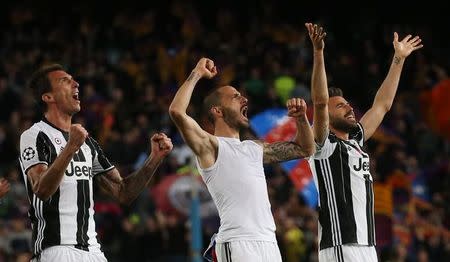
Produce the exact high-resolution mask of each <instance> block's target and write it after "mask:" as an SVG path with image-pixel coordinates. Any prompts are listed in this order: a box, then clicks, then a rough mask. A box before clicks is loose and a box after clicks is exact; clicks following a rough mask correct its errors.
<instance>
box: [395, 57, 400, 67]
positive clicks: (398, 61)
mask: <svg viewBox="0 0 450 262" xmlns="http://www.w3.org/2000/svg"><path fill="white" fill-rule="evenodd" d="M400 60H401V59H400V57H398V56H394V63H395V64H396V65H398V64H400Z"/></svg>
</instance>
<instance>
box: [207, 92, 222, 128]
mask: <svg viewBox="0 0 450 262" xmlns="http://www.w3.org/2000/svg"><path fill="white" fill-rule="evenodd" d="M219 89H220V87H219V88H215V89H213V90H212V91H211V92H210V93H209V94H208V95H207V96H206V97H205V99H204V100H203V110H204V111H203V112H206V116H207V118H208V121H209V122H211V123H212V124H214V121H215V119H214V115H213V114H212V113H211V108H212V107H213V106H219V105H220V98H221V96H222V95H221V93H220V91H219Z"/></svg>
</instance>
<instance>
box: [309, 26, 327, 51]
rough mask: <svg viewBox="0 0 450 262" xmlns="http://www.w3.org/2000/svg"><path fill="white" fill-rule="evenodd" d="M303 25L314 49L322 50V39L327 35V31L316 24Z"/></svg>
mask: <svg viewBox="0 0 450 262" xmlns="http://www.w3.org/2000/svg"><path fill="white" fill-rule="evenodd" d="M305 26H306V29H308V34H309V38H310V39H311V42H312V44H313V46H314V50H323V48H324V47H325V43H324V41H323V39H324V38H325V36H327V33H326V32H325V31H324V30H323V28H322V27H321V26H318V25H317V24H312V23H305Z"/></svg>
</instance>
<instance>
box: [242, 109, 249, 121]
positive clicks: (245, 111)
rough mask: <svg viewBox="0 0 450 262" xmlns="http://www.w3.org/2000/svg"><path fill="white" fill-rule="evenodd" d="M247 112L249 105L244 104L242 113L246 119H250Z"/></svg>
mask: <svg viewBox="0 0 450 262" xmlns="http://www.w3.org/2000/svg"><path fill="white" fill-rule="evenodd" d="M247 113H248V106H243V107H242V108H241V114H242V116H243V117H245V119H248V117H247Z"/></svg>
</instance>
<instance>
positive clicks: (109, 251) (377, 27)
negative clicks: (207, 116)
mask: <svg viewBox="0 0 450 262" xmlns="http://www.w3.org/2000/svg"><path fill="white" fill-rule="evenodd" d="M71 4H73V6H71V7H68V6H60V7H57V8H55V7H51V6H46V5H37V3H33V2H31V3H30V4H29V5H27V4H20V3H18V4H12V3H11V4H9V5H8V6H6V8H5V9H4V10H2V11H1V12H2V16H1V22H0V27H1V30H0V43H1V44H0V57H1V59H0V177H3V178H6V179H7V180H8V181H9V183H10V184H11V188H10V191H9V193H8V194H7V195H6V196H5V197H4V198H3V199H1V200H0V201H1V202H0V261H27V259H29V257H30V241H31V231H30V222H29V220H28V216H27V211H28V207H29V204H28V199H27V195H26V191H25V188H24V185H23V178H22V174H21V173H20V168H19V166H18V161H17V158H18V155H19V151H18V146H19V145H18V142H19V137H20V134H21V133H22V131H23V130H25V129H27V128H28V127H30V126H31V125H32V124H33V122H35V121H38V120H39V119H40V118H41V117H42V115H41V113H40V112H39V111H37V110H36V107H35V101H34V100H33V98H32V95H31V90H29V89H27V80H28V78H29V76H30V74H31V72H32V71H33V70H35V69H36V68H37V67H39V66H40V65H43V64H48V63H60V64H62V65H63V66H64V67H65V68H67V71H68V72H69V73H70V74H71V75H72V76H73V77H74V78H75V79H76V80H77V81H78V82H79V83H80V95H81V104H82V110H81V112H80V113H78V114H77V115H76V116H75V118H74V120H75V122H77V123H81V124H82V125H83V126H84V127H85V128H86V129H87V130H88V131H89V134H90V135H91V136H93V137H94V138H96V139H97V140H98V141H99V143H100V145H101V146H102V148H103V149H104V151H105V152H106V155H107V156H109V159H110V160H111V162H112V163H114V165H115V166H116V167H117V168H118V169H119V170H120V172H121V174H129V173H131V172H133V171H134V170H135V169H136V168H137V167H138V166H139V165H140V164H142V160H143V159H144V158H143V156H145V155H146V154H148V153H149V146H150V143H149V137H150V136H151V134H152V133H154V132H156V131H162V132H165V133H166V134H167V135H168V136H169V137H171V138H172V140H173V142H174V151H173V152H172V153H171V155H170V157H169V158H168V159H167V160H166V161H165V162H164V163H163V164H162V165H161V167H160V168H159V170H158V171H157V173H156V175H155V177H154V178H153V180H152V182H151V185H150V186H149V190H147V191H145V192H144V193H143V194H142V195H141V196H140V197H139V198H138V199H137V201H136V202H135V203H134V204H133V205H131V206H129V207H125V206H120V205H118V204H117V203H115V202H114V201H112V200H111V199H107V198H105V197H104V196H102V195H100V194H96V195H95V199H96V201H97V202H96V205H95V209H96V212H97V214H96V219H97V232H98V233H99V235H98V237H99V241H100V242H101V243H102V245H103V248H104V251H105V254H106V256H107V258H108V259H109V261H112V262H113V261H189V257H190V254H191V250H190V241H191V240H190V239H191V235H190V232H189V227H190V224H189V220H188V217H187V216H186V215H183V214H182V213H180V212H166V211H165V209H162V208H161V207H160V206H159V205H158V204H157V201H156V200H155V198H156V197H158V196H155V194H153V193H152V188H153V187H155V186H156V185H158V183H159V182H160V181H162V180H163V179H164V177H166V176H169V175H173V174H177V173H180V172H179V170H180V169H182V168H183V167H186V166H190V165H192V154H191V153H190V151H189V149H188V148H187V147H186V145H185V144H184V143H183V141H182V139H181V137H180V135H179V134H178V133H177V130H176V128H175V127H174V125H173V123H172V122H171V120H170V118H169V116H168V106H169V104H170V101H171V99H172V97H173V95H174V93H175V91H176V90H177V87H178V86H180V85H181V84H182V82H183V81H184V79H185V78H186V77H187V76H188V74H189V72H190V70H191V69H192V68H193V66H194V65H195V63H196V62H197V60H198V59H199V58H201V57H202V56H207V57H209V58H211V59H213V60H214V61H215V63H216V64H217V66H218V70H219V75H218V77H217V78H216V79H214V80H202V82H201V83H200V84H199V86H198V87H197V88H196V90H195V91H194V96H193V101H192V103H191V106H190V107H189V113H190V114H191V115H192V116H194V117H195V118H196V119H197V120H198V121H199V122H200V123H204V120H203V119H204V118H203V117H202V114H201V110H200V109H201V107H200V106H199V105H201V100H202V98H203V95H204V94H205V93H206V92H208V91H209V90H210V89H211V88H213V87H214V86H217V85H223V84H231V85H233V86H235V87H236V88H237V89H239V90H240V92H241V93H242V94H244V95H245V96H247V97H248V98H249V104H250V111H249V115H250V117H251V116H253V115H255V114H257V113H259V112H261V111H263V110H264V109H267V108H271V107H279V106H281V107H282V106H284V102H285V101H286V99H287V98H289V97H294V96H295V97H298V96H300V97H303V98H305V99H306V100H307V102H308V103H309V105H310V106H311V104H310V102H311V101H310V88H309V87H310V77H311V69H312V50H311V44H310V41H309V38H308V36H307V34H306V30H305V28H304V25H303V24H304V22H310V21H311V22H314V23H319V24H321V25H323V26H324V27H325V29H326V31H327V32H328V35H327V38H326V48H325V55H326V58H325V59H326V63H327V73H328V78H329V79H328V80H329V83H330V86H336V87H340V88H341V89H343V90H344V95H345V96H346V97H347V98H348V100H349V101H350V102H351V104H352V105H353V106H354V108H355V111H357V114H360V113H361V112H364V111H365V110H367V109H368V108H369V106H370V104H371V102H372V99H373V97H374V95H375V92H376V91H377V89H378V87H379V86H380V84H381V82H382V81H383V79H384V77H385V74H386V72H387V70H388V66H389V64H390V62H391V59H392V55H393V47H392V39H393V32H394V31H397V32H399V34H400V37H402V36H404V35H405V34H408V33H412V34H417V35H420V36H421V38H422V39H423V43H424V45H425V47H424V48H423V51H422V50H421V51H419V52H417V53H415V54H414V55H412V56H411V57H409V58H408V60H407V61H406V63H405V67H404V72H403V75H402V78H401V81H400V86H399V91H398V95H397V96H396V99H395V101H394V105H393V108H392V109H391V111H390V112H389V113H388V115H387V116H386V118H385V120H384V122H383V125H382V127H380V129H379V130H378V132H377V133H376V135H375V136H374V138H373V139H372V140H370V142H369V143H368V145H367V150H368V152H369V153H370V155H371V163H372V166H371V168H372V174H373V175H374V177H375V185H374V187H375V189H374V190H375V213H376V222H377V223H376V230H377V231H376V232H377V244H378V245H377V249H378V253H379V255H380V261H449V259H450V257H449V252H450V241H449V240H450V231H449V225H450V216H449V210H450V208H449V207H448V206H449V205H448V203H449V201H450V198H449V192H450V191H449V188H450V185H449V182H450V157H449V155H450V139H449V138H448V136H447V137H446V136H445V135H442V134H441V133H439V132H438V131H437V130H438V129H436V126H437V125H436V123H435V122H433V118H430V115H429V114H431V115H433V112H430V111H426V110H424V108H423V105H424V103H423V99H424V97H427V94H429V92H431V91H432V90H433V88H434V87H435V86H436V85H437V84H438V83H441V81H445V80H448V78H449V76H448V73H449V69H450V66H449V65H450V64H449V61H450V60H448V58H449V57H450V56H449V55H450V50H449V48H448V46H449V45H448V44H449V42H448V39H447V40H446V38H444V37H443V36H442V34H441V33H442V32H440V31H439V30H434V31H433V30H431V28H434V29H437V28H436V27H433V25H432V24H421V23H417V21H415V20H414V21H411V23H409V24H406V23H402V21H396V22H395V23H394V22H392V21H390V22H389V23H383V21H381V19H382V17H381V16H378V14H377V12H376V10H374V11H370V9H367V10H364V13H362V14H356V16H355V17H354V20H353V21H351V23H350V24H349V22H350V19H349V18H347V19H346V18H345V17H344V18H342V17H341V18H340V19H342V21H341V20H338V19H336V18H333V17H332V16H321V14H320V13H317V11H315V12H316V13H315V14H308V12H309V11H311V10H300V9H297V10H295V8H291V9H290V8H289V6H284V5H282V4H280V5H277V4H274V3H272V4H271V3H270V2H264V1H261V2H259V1H252V3H251V4H249V3H247V4H242V5H241V6H238V5H236V6H232V5H229V6H226V5H224V6H219V7H214V8H213V5H210V6H206V7H205V6H194V5H191V4H188V3H187V2H184V1H166V2H164V3H160V4H159V5H155V6H136V7H124V6H117V5H114V4H111V5H110V6H108V7H103V6H99V4H97V5H96V4H94V3H92V4H91V3H84V2H80V3H78V4H75V3H71ZM297 5H298V4H297ZM295 7H297V6H295ZM344 15H345V14H344ZM377 19H378V20H377ZM433 33H434V34H433ZM438 34H439V35H438ZM445 41H447V42H445ZM446 88H447V89H446V90H447V92H448V93H447V94H450V92H449V91H448V89H450V85H448V86H446ZM444 94H445V93H444ZM428 97H429V96H428ZM438 110H439V109H438ZM446 110H447V111H446ZM442 111H443V112H444V113H445V112H446V115H447V116H449V115H450V111H449V110H448V107H447V108H442V110H440V112H442ZM426 114H428V115H426ZM447 119H449V118H447ZM433 123H434V125H433ZM205 128H207V127H205ZM243 136H244V137H250V136H254V134H253V133H252V130H247V131H245V133H244V134H243ZM266 173H267V180H268V187H269V195H270V199H271V204H272V208H273V213H274V217H275V221H276V224H277V237H278V241H279V246H280V249H281V251H282V255H283V261H286V262H293V261H317V241H318V240H317V230H318V229H317V227H318V221H317V216H318V213H317V212H316V210H315V209H314V208H311V207H308V205H307V204H306V203H305V201H304V199H302V197H301V195H300V194H299V192H297V191H296V190H295V188H294V186H293V184H292V182H291V181H290V178H289V176H288V175H287V174H286V173H285V171H283V169H282V168H281V167H280V166H279V165H268V166H266ZM180 176H182V174H181V175H180ZM203 222H204V223H203V246H204V247H206V246H207V245H208V243H209V238H210V237H211V235H212V234H213V233H214V232H216V230H217V225H218V221H217V217H216V216H213V217H204V221H203Z"/></svg>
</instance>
